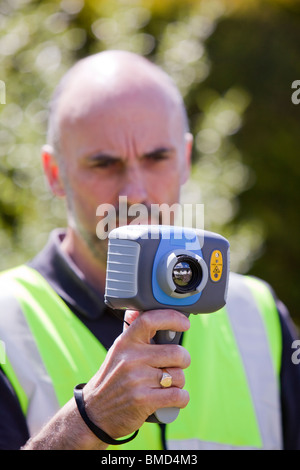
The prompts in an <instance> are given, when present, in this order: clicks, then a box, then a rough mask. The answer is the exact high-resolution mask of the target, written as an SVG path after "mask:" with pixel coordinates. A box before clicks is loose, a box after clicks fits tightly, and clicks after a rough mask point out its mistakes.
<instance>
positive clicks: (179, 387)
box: [25, 310, 190, 449]
mask: <svg viewBox="0 0 300 470" xmlns="http://www.w3.org/2000/svg"><path fill="white" fill-rule="evenodd" d="M125 319H126V320H127V321H128V322H129V323H131V325H130V327H127V328H125V330H124V332H123V333H122V334H121V335H120V336H119V337H118V338H117V339H116V340H115V342H114V344H113V345H112V347H111V348H110V350H109V351H108V354H107V356H106V359H105V361H104V362H103V364H102V365H101V367H100V369H99V370H98V372H97V373H96V374H95V375H94V377H93V378H92V379H91V380H90V381H89V382H88V383H87V384H86V386H85V387H84V390H83V395H84V401H85V405H86V412H87V414H88V416H89V418H90V419H91V420H92V421H93V422H94V423H95V424H96V425H97V426H99V427H100V428H101V429H103V431H105V432H106V433H107V434H108V435H110V436H111V437H112V438H114V439H118V438H122V437H124V436H127V435H129V434H132V433H133V432H134V431H136V430H137V429H139V428H140V427H141V426H142V424H143V423H144V422H145V420H146V419H147V418H148V416H150V415H151V414H152V413H154V411H156V410H157V409H159V408H164V407H177V408H184V407H185V406H186V405H187V404H188V401H189V394H188V392H187V391H186V390H183V386H184V383H185V379H184V373H183V369H185V368H186V367H188V365H189V364H190V356H189V353H188V352H187V351H186V350H185V349H184V348H183V347H182V346H180V345H175V344H168V345H164V344H153V343H151V339H152V338H153V337H154V335H155V334H156V332H157V331H159V330H172V331H186V330H188V329H189V326H190V323H189V320H188V318H187V317H186V316H185V315H183V314H182V313H179V312H177V311H175V310H152V311H148V312H145V313H143V314H142V315H138V314H137V312H127V314H126V317H125ZM132 320H134V321H132ZM162 368H167V370H168V372H169V373H170V374H171V375H172V378H173V383H172V386H171V387H170V388H164V389H163V388H161V386H160V380H161V377H162V371H161V369H162ZM57 420H58V421H57ZM62 420H63V422H64V426H62V425H61V426H59V421H62ZM68 422H69V425H68ZM49 426H50V427H49ZM53 426H55V428H56V430H59V429H61V430H63V429H66V428H68V429H70V426H72V433H73V434H74V430H76V429H79V430H80V434H79V435H78V436H73V438H72V441H73V442H72V443H70V445H69V446H68V443H67V442H65V441H66V434H65V435H64V436H60V433H59V432H57V431H56V438H57V439H56V442H54V440H53V436H52V441H51V442H52V444H51V445H50V441H49V447H48V448H50V447H51V448H56V449H59V448H74V447H76V448H77V449H81V448H89V449H94V448H102V449H103V448H106V447H107V445H105V444H103V443H101V441H99V439H98V438H97V437H96V436H94V434H93V433H92V432H91V431H90V430H89V429H88V427H87V426H86V425H85V423H84V422H83V420H82V418H81V417H80V415H79V413H78V411H77V408H76V404H75V401H74V399H72V400H70V402H68V403H67V405H66V406H65V407H64V408H62V410H60V412H59V413H58V414H57V415H56V417H55V418H54V419H53V420H52V425H48V428H49V431H50V428H51V427H52V431H53ZM52 434H53V432H52ZM41 435H43V443H44V447H43V448H47V445H46V446H45V442H46V436H47V427H46V428H44V430H43V431H42V433H41ZM59 437H61V438H63V439H64V442H63V443H62V445H61V447H60V444H59ZM38 441H39V436H36V438H35V439H34V440H32V443H35V446H34V447H32V446H31V447H28V448H38ZM29 442H30V441H29ZM25 448H26V446H25Z"/></svg>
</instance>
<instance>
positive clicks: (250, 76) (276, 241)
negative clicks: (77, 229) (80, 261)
mask: <svg viewBox="0 0 300 470" xmlns="http://www.w3.org/2000/svg"><path fill="white" fill-rule="evenodd" d="M299 46H300V2H299V0H265V1H264V0H202V1H201V0H194V1H192V0H177V1H176V0H109V1H101V0H85V1H84V0H62V1H56V0H48V1H47V0H45V1H38V0H0V63H1V66H0V269H1V270H3V269H6V268H9V267H11V266H14V265H16V264H18V263H21V262H24V261H26V260H28V259H29V258H30V257H32V256H33V255H34V254H35V253H36V252H37V251H38V250H39V249H40V248H41V247H42V246H43V245H44V243H45V242H46V240H47V238H48V234H49V231H50V230H51V229H52V228H54V227H57V226H65V211H64V206H63V203H62V201H60V200H57V199H55V198H54V197H53V196H52V195H51V194H50V192H49V190H48V188H47V186H46V183H45V179H44V176H43V173H42V168H41V163H40V148H41V145H42V144H43V143H44V141H45V132H46V125H47V116H48V110H47V109H48V108H47V106H48V101H49V98H50V96H51V94H52V91H53V89H54V87H55V86H56V84H57V83H58V81H59V79H60V77H61V76H62V75H63V74H64V73H65V71H66V70H67V69H68V68H69V67H70V66H71V65H72V64H73V63H74V62H75V61H76V60H77V59H79V58H81V57H84V56H86V55H89V54H92V53H95V52H99V51H102V50H105V49H126V50H130V51H134V52H137V53H140V54H142V55H144V56H146V57H148V58H149V59H150V60H152V61H154V62H155V63H157V64H159V65H160V66H161V67H162V68H163V69H165V70H166V71H167V72H168V73H169V74H170V75H171V76H172V77H173V79H174V80H175V81H176V83H177V85H178V87H179V89H180V90H181V92H182V94H183V96H184V99H185V103H186V106H187V110H188V115H189V119H190V127H191V132H192V133H193V135H194V138H195V144H194V150H193V171H192V177H191V180H190V182H189V183H187V184H186V185H185V187H184V189H183V193H182V202H185V203H193V204H195V203H203V204H204V207H205V211H204V212H205V229H207V230H213V231H217V232H220V233H221V234H223V235H224V236H226V237H228V239H229V240H230V243H231V266H232V270H234V271H237V272H241V273H250V274H253V275H255V276H259V277H261V278H263V279H265V280H266V281H267V282H269V283H270V284H271V285H272V286H273V288H274V290H275V291H276V293H277V295H278V296H279V297H280V299H281V300H282V301H283V302H284V303H285V304H286V305H287V307H288V309H289V311H290V313H291V315H292V317H293V319H294V321H295V323H296V324H297V325H298V326H300V313H299V307H298V306H299V304H300V288H299V285H298V282H299V274H298V269H300V248H299V235H300V224H299V222H298V217H299V215H298V214H299V212H298V211H299V201H300V195H299V185H300V164H299V161H298V159H299V143H300V132H299V129H300V104H299V105H297V101H298V100H299V99H298V100H297V99H294V101H295V103H293V101H292V95H293V93H296V92H297V90H295V89H293V88H292V84H293V82H294V81H295V80H300V48H299ZM299 85H300V82H299ZM294 97H295V98H297V96H296V95H294ZM299 98H300V93H299ZM166 180H167V175H166Z"/></svg>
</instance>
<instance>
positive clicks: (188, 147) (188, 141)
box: [181, 132, 193, 184]
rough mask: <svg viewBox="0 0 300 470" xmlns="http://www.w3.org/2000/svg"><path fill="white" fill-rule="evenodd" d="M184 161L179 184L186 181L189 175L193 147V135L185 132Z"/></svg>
mask: <svg viewBox="0 0 300 470" xmlns="http://www.w3.org/2000/svg"><path fill="white" fill-rule="evenodd" d="M184 141H185V145H184V161H183V168H182V172H181V184H184V183H186V181H187V180H188V179H189V176H190V170H191V163H192V149H193V136H192V134H191V133H190V132H187V133H186V134H185V137H184Z"/></svg>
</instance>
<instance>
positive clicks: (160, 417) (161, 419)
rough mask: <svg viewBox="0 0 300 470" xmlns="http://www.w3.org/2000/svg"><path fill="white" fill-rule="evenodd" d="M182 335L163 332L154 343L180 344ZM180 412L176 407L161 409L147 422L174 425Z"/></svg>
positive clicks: (167, 331)
mask: <svg viewBox="0 0 300 470" xmlns="http://www.w3.org/2000/svg"><path fill="white" fill-rule="evenodd" d="M181 335H182V333H181V332H176V331H171V330H162V331H158V332H157V333H156V335H155V336H154V338H153V341H154V343H156V344H179V342H180V338H181ZM179 411H180V409H179V408H175V407H170V408H160V409H159V410H156V411H155V412H154V413H153V414H152V415H151V416H149V418H148V419H147V420H146V421H148V422H150V423H163V424H168V423H172V422H173V421H175V419H176V418H177V416H178V414H179Z"/></svg>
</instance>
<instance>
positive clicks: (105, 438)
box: [74, 384, 139, 445]
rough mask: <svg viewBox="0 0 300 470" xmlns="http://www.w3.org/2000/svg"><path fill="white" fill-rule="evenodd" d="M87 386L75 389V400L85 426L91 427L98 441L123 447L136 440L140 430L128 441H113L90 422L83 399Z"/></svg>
mask: <svg viewBox="0 0 300 470" xmlns="http://www.w3.org/2000/svg"><path fill="white" fill-rule="evenodd" d="M85 385H86V384H79V385H76V387H75V388H74V398H75V401H76V405H77V408H78V411H79V413H80V415H81V417H82V419H83V421H84V422H85V424H86V425H87V426H88V427H89V429H90V430H91V431H92V432H93V433H94V434H95V435H96V436H97V437H98V439H100V440H101V441H103V442H105V443H106V444H110V445H121V444H125V443H126V442H129V441H132V439H134V438H135V437H136V436H137V434H138V432H139V430H137V431H135V433H134V434H132V435H131V436H129V437H127V438H126V439H120V440H117V439H113V438H112V437H110V436H109V435H108V434H106V432H104V431H103V430H102V429H101V428H99V427H98V426H96V424H94V423H93V422H92V421H91V420H90V418H89V417H88V415H87V413H86V411H85V405H84V399H83V387H84V386H85Z"/></svg>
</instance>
